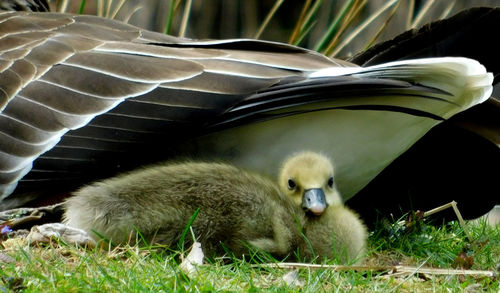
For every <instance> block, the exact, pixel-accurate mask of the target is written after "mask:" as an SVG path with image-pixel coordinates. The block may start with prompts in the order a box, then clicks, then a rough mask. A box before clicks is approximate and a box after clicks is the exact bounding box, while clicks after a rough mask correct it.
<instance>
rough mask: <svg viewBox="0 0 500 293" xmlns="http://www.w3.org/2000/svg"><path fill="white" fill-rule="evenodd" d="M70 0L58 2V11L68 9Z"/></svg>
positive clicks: (62, 11)
mask: <svg viewBox="0 0 500 293" xmlns="http://www.w3.org/2000/svg"><path fill="white" fill-rule="evenodd" d="M68 2H69V0H61V1H58V2H57V12H61V13H64V12H66V11H67V9H68Z"/></svg>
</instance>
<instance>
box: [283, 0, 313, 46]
mask: <svg viewBox="0 0 500 293" xmlns="http://www.w3.org/2000/svg"><path fill="white" fill-rule="evenodd" d="M311 2H312V0H306V2H305V3H304V6H302V10H301V11H300V15H299V19H298V20H297V23H296V24H295V28H294V29H293V32H292V35H291V36H290V39H289V40H288V43H289V44H293V43H295V41H296V40H297V38H298V37H299V33H300V28H301V27H302V24H303V23H304V19H305V17H306V14H307V10H308V9H309V7H310V6H311Z"/></svg>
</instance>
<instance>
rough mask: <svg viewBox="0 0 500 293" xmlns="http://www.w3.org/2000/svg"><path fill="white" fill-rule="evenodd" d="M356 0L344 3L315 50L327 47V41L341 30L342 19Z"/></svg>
mask: <svg viewBox="0 0 500 293" xmlns="http://www.w3.org/2000/svg"><path fill="white" fill-rule="evenodd" d="M355 1H356V0H349V1H346V2H345V3H344V6H342V8H341V9H340V12H339V13H337V16H336V17H335V19H334V20H333V22H332V24H330V26H329V27H328V29H327V31H326V33H325V34H324V35H323V37H322V38H321V39H320V41H319V42H318V44H317V45H316V47H315V48H314V50H316V51H322V50H324V49H325V47H326V46H327V42H328V41H329V40H331V39H332V38H333V36H334V34H335V33H336V32H337V31H338V30H339V27H338V26H339V25H340V22H341V20H342V19H344V17H345V16H346V14H347V12H348V11H349V9H351V7H352V5H353V4H354V2H355Z"/></svg>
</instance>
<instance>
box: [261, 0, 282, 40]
mask: <svg viewBox="0 0 500 293" xmlns="http://www.w3.org/2000/svg"><path fill="white" fill-rule="evenodd" d="M283 2H285V0H276V2H274V5H273V7H272V8H271V10H270V11H269V13H268V14H267V15H266V18H265V19H264V21H263V22H262V24H261V25H260V27H259V30H258V31H257V33H256V34H255V36H254V39H258V38H260V36H261V35H262V33H263V32H264V30H265V29H266V27H267V25H268V24H269V21H271V19H272V18H273V16H274V15H275V14H276V11H278V8H280V6H281V4H283Z"/></svg>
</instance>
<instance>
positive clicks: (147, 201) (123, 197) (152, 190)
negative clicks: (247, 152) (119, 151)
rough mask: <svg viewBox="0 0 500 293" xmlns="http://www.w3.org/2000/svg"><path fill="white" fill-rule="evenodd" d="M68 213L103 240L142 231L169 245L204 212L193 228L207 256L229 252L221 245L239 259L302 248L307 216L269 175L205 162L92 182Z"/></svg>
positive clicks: (79, 225) (124, 239)
mask: <svg viewBox="0 0 500 293" xmlns="http://www.w3.org/2000/svg"><path fill="white" fill-rule="evenodd" d="M65 208H66V211H65V214H64V222H65V224H67V225H69V226H72V227H75V228H80V229H83V230H85V231H87V232H88V233H89V234H90V235H91V236H92V237H93V238H94V239H95V240H96V241H99V240H100V239H101V235H102V236H104V237H105V238H106V239H108V240H110V241H112V242H113V243H116V244H118V243H122V244H123V243H127V242H129V243H130V242H131V243H134V239H135V237H130V236H129V235H131V232H134V231H139V232H140V233H141V235H142V237H144V238H145V240H146V241H148V242H149V243H160V244H164V245H167V246H169V247H175V245H177V243H178V242H179V241H180V237H181V235H182V234H183V231H184V229H185V227H186V226H187V225H188V223H189V222H190V219H191V218H192V217H193V215H194V214H195V211H196V210H197V209H198V208H199V213H198V214H197V216H196V218H195V219H194V221H193V222H192V225H191V228H192V229H193V231H194V234H195V236H196V237H197V239H196V240H197V241H199V242H201V243H202V247H203V250H204V252H205V254H206V255H208V256H216V255H223V254H225V252H226V251H225V249H224V248H223V246H222V245H221V243H223V245H224V246H225V247H226V248H227V249H229V250H230V251H231V252H232V253H233V254H234V255H235V256H242V255H244V254H246V253H248V251H249V247H248V246H251V247H253V248H257V249H260V250H263V251H265V252H268V253H271V254H273V255H276V256H280V257H281V256H286V255H288V254H289V253H290V252H292V251H293V250H294V249H295V248H296V247H297V246H298V242H299V241H300V239H301V238H300V230H301V226H303V224H304V218H305V217H304V212H302V210H301V209H300V207H299V206H296V205H295V204H294V202H292V201H290V199H289V198H288V197H287V196H286V195H285V194H283V193H282V192H280V190H279V188H278V186H277V184H276V183H275V182H273V181H272V180H270V179H269V178H266V177H263V176H260V175H258V174H254V173H251V172H247V171H244V170H242V169H240V168H237V167H235V166H232V165H228V164H221V163H200V162H185V163H167V164H163V165H157V166H153V167H148V168H144V169H140V170H136V171H132V172H130V173H128V174H123V175H121V176H118V177H114V178H110V179H107V180H104V181H101V182H97V183H93V184H91V185H89V186H86V187H83V188H82V189H80V190H78V191H76V192H74V196H73V197H71V198H69V199H68V200H67V201H66V203H65ZM94 231H95V232H97V233H94ZM134 235H135V233H134ZM188 235H190V234H188ZM130 238H132V239H130ZM190 238H191V237H186V238H185V239H186V240H187V239H190ZM131 240H132V241H131ZM189 242H190V241H187V243H186V244H189Z"/></svg>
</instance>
